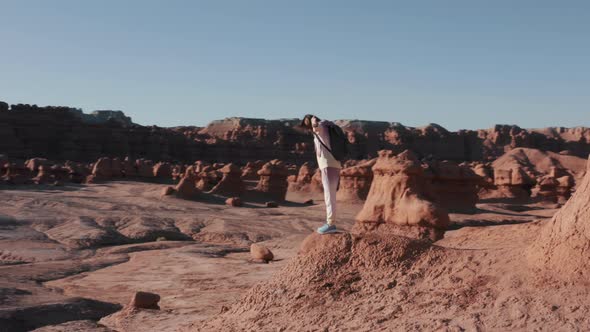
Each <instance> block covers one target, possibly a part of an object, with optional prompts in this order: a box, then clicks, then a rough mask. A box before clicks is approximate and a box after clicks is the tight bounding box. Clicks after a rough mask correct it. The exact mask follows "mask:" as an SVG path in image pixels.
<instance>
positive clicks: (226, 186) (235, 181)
mask: <svg viewBox="0 0 590 332" xmlns="http://www.w3.org/2000/svg"><path fill="white" fill-rule="evenodd" d="M219 172H220V173H221V174H222V177H221V180H220V181H219V183H217V184H216V185H215V187H213V189H211V191H210V192H209V193H210V194H215V195H221V196H230V197H231V196H241V195H242V194H243V192H244V182H243V181H242V171H241V170H240V168H239V167H238V166H236V165H235V164H227V165H225V166H223V167H222V168H221V169H219Z"/></svg>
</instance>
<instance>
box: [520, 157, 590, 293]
mask: <svg viewBox="0 0 590 332" xmlns="http://www.w3.org/2000/svg"><path fill="white" fill-rule="evenodd" d="M589 220H590V160H589V161H588V166H587V171H586V176H585V177H584V179H583V181H582V182H581V183H580V185H579V186H578V189H577V191H576V193H575V194H574V195H573V196H572V197H571V198H570V199H569V200H568V201H567V203H566V204H565V205H564V206H563V207H562V208H561V209H560V210H559V211H558V212H557V213H556V214H555V216H554V217H553V219H551V221H550V222H548V223H547V224H546V225H545V226H544V227H543V229H542V230H541V233H540V234H539V237H538V238H537V239H536V240H535V241H534V242H533V245H532V246H531V247H530V249H529V251H528V258H529V260H530V262H531V264H532V266H533V267H536V268H538V269H539V270H540V272H542V273H544V272H549V273H550V274H551V275H552V276H553V277H555V278H557V279H562V280H569V281H574V282H576V281H578V282H582V283H587V282H588V280H589V278H590V222H588V221H589Z"/></svg>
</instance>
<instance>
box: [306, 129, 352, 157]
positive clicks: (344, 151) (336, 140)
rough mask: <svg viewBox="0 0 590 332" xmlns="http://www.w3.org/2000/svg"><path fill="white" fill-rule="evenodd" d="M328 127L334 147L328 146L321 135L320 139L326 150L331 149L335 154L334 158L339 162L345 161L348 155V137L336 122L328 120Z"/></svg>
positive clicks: (331, 144)
mask: <svg viewBox="0 0 590 332" xmlns="http://www.w3.org/2000/svg"><path fill="white" fill-rule="evenodd" d="M327 127H328V134H329V135H330V146H331V147H332V148H331V149H330V148H328V147H327V146H326V145H325V144H324V142H322V140H321V139H320V138H319V137H318V141H320V143H321V144H322V145H323V146H324V148H326V150H328V151H330V153H331V154H332V156H334V159H336V160H338V161H339V162H344V161H345V160H346V158H347V157H348V138H347V137H346V134H345V133H344V131H343V130H342V128H340V126H338V125H336V124H335V123H332V122H328V125H327ZM314 135H316V136H317V134H316V133H314Z"/></svg>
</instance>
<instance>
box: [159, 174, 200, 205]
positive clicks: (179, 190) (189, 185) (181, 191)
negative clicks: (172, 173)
mask: <svg viewBox="0 0 590 332" xmlns="http://www.w3.org/2000/svg"><path fill="white" fill-rule="evenodd" d="M172 192H173V193H175V194H176V196H178V197H180V198H184V199H193V198H195V197H197V196H198V195H199V194H200V192H201V191H200V190H199V189H198V188H197V186H196V184H195V177H194V176H191V175H188V176H184V177H183V178H182V179H180V182H178V184H177V185H176V187H174V189H173V191H172ZM172 192H171V191H170V190H169V189H165V191H164V192H163V194H164V195H170V194H171V193H172Z"/></svg>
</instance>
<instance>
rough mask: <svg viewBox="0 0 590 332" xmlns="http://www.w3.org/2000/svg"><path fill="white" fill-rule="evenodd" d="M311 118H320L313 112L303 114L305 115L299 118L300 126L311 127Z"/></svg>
mask: <svg viewBox="0 0 590 332" xmlns="http://www.w3.org/2000/svg"><path fill="white" fill-rule="evenodd" d="M313 118H316V119H318V120H320V118H318V117H317V116H315V115H313V114H305V116H304V117H303V120H301V124H300V126H301V127H303V128H307V129H311V119H313Z"/></svg>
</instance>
